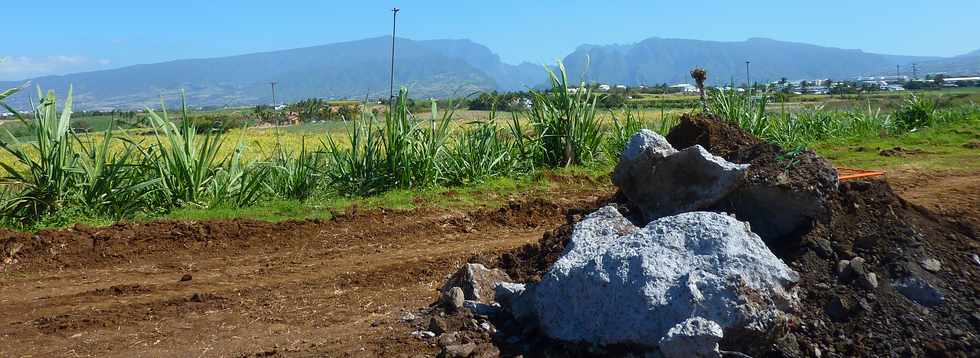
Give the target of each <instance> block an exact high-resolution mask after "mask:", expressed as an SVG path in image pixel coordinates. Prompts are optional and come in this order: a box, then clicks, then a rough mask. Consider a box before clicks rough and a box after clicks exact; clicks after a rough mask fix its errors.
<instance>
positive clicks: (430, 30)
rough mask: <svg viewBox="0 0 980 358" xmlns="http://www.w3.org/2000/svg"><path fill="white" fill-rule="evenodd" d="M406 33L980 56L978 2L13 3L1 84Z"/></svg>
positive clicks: (550, 49)
mask: <svg viewBox="0 0 980 358" xmlns="http://www.w3.org/2000/svg"><path fill="white" fill-rule="evenodd" d="M393 6H398V7H400V8H401V9H402V11H401V12H400V13H399V16H398V27H399V30H398V34H399V36H402V37H408V38H412V39H436V38H469V39H472V40H473V41H476V42H478V43H481V44H484V45H487V46H489V47H490V48H491V49H492V50H493V51H495V52H497V53H498V54H500V55H501V57H502V58H503V60H504V61H506V62H510V63H518V62H521V61H530V62H533V63H544V62H552V61H554V60H555V59H558V58H561V57H563V56H565V55H567V54H568V53H570V52H571V51H573V50H574V49H575V48H576V47H577V46H578V45H581V44H584V43H590V44H611V43H620V44H626V43H634V42H637V41H640V40H643V39H645V38H648V37H653V36H657V37H667V38H691V39H702V40H721V41H740V40H744V39H746V38H750V37H768V38H773V39H777V40H785V41H796V42H806V43H813V44H817V45H825V46H834V47H842V48H858V49H863V50H865V51H869V52H879V53H888V54H901V55H939V56H954V55H958V54H962V53H966V52H969V51H972V50H976V49H978V48H980V25H978V23H977V19H978V18H980V0H941V1H925V0H921V1H911V0H847V1H837V0H822V1H794V0H789V1H787V0H779V1H768V0H767V1H730V0H729V1H721V0H719V1H692V0H687V1H684V0H681V1H678V0H672V1H616V0H606V1H575V0H566V1H534V0H523V1H511V0H494V1H466V0H462V1H459V0H457V1H396V2H392V1H373V0H359V1H350V0H344V1H291V0H277V1H251V0H239V1H231V0H165V1H144V0H111V1H110V0H74V1H68V0H48V1H24V0H3V1H2V3H0V13H2V14H3V20H2V21H0V26H2V27H3V32H2V33H0V37H2V38H0V40H2V42H0V79H7V80H11V79H21V78H26V77H34V76H39V75H46V74H63V73H70V72H78V71H85V70H93V69H104V68H115V67H122V66H126V65H132V64H140V63H153V62H160V61H167V60H173V59H182V58H200V57H216V56H226V55H234V54H243V53H250V52H256V51H268V50H277V49H288V48H294V47H302V46H312V45H319V44H326V43H332V42H339V41H348V40H357V39H362V38H366V37H373V36H381V35H386V34H388V33H389V32H390V31H391V12H390V9H391V7H393Z"/></svg>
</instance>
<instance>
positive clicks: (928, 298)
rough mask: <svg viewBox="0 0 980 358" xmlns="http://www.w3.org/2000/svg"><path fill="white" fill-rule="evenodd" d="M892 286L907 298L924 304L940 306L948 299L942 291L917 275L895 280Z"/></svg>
mask: <svg viewBox="0 0 980 358" xmlns="http://www.w3.org/2000/svg"><path fill="white" fill-rule="evenodd" d="M892 286H893V287H895V290H897V291H898V292H899V293H901V294H902V295H904V296H905V297H906V298H908V299H910V300H912V301H914V302H916V303H918V304H920V305H923V306H927V307H933V306H938V305H940V304H942V303H943V302H944V301H945V300H946V297H945V295H943V293H942V291H940V290H939V289H938V288H936V287H935V286H933V285H931V284H929V282H926V280H924V279H922V278H921V277H918V276H916V275H910V276H907V277H903V278H900V279H898V280H895V281H894V282H892Z"/></svg>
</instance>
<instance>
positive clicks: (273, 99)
mask: <svg viewBox="0 0 980 358" xmlns="http://www.w3.org/2000/svg"><path fill="white" fill-rule="evenodd" d="M277 83H279V82H276V81H272V82H269V85H271V86H272V116H273V117H274V118H273V119H275V121H276V125H279V116H277V115H276V84H277Z"/></svg>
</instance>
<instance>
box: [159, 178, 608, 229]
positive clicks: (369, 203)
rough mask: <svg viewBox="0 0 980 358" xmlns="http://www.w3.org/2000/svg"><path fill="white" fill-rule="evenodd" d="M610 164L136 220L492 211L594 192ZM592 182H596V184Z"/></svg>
mask: <svg viewBox="0 0 980 358" xmlns="http://www.w3.org/2000/svg"><path fill="white" fill-rule="evenodd" d="M611 170H612V168H611V167H610V166H597V167H578V166H573V167H568V168H561V169H554V170H542V171H537V172H535V173H534V174H533V175H530V176H523V177H519V178H495V179H493V180H489V181H486V182H483V183H480V184H475V185H466V186H456V187H445V186H440V187H432V188H429V189H424V190H407V189H398V190H392V191H388V192H385V193H384V194H381V195H378V196H371V197H366V198H344V197H326V198H324V197H321V198H315V199H312V200H308V201H306V202H300V201H295V200H276V201H270V202H264V203H259V204H257V205H253V206H250V207H245V208H232V207H215V208H209V209H201V208H182V209H177V210H175V211H173V212H171V213H169V214H166V215H163V216H162V217H161V216H145V217H142V218H140V220H152V219H157V218H166V219H178V220H215V219H243V218H247V219H256V220H265V221H272V222H278V221H285V220H303V219H330V218H331V217H333V215H334V213H343V212H345V211H347V210H348V209H349V208H352V207H357V208H358V209H373V208H385V209H394V210H411V209H417V208H440V209H456V210H473V209H494V208H499V207H503V206H505V205H506V204H507V203H508V202H509V201H511V200H513V199H522V198H526V197H528V196H533V195H535V194H536V193H537V194H546V193H548V192H549V191H553V190H557V189H558V188H559V187H560V188H561V189H562V190H574V189H581V190H596V189H598V188H600V187H601V186H608V185H611V184H608V183H609V180H608V174H609V172H610V171H611ZM596 183H599V184H598V186H597V185H596Z"/></svg>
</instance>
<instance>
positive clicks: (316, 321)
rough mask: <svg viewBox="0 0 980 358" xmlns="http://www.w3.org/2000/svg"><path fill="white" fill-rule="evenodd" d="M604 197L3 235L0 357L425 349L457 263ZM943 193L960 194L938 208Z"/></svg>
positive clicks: (902, 182)
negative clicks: (421, 321)
mask: <svg viewBox="0 0 980 358" xmlns="http://www.w3.org/2000/svg"><path fill="white" fill-rule="evenodd" d="M919 178H920V177H919V176H916V175H904V176H903V175H897V176H895V177H894V178H892V181H893V182H896V187H897V188H898V189H899V190H900V193H901V194H903V195H905V196H907V197H909V198H910V199H911V200H913V201H922V202H923V204H922V205H926V206H929V205H934V204H936V203H939V202H941V203H943V204H942V205H944V207H947V208H949V209H951V210H961V209H962V210H961V211H956V212H962V213H967V214H969V215H974V217H972V219H971V220H980V218H978V217H976V214H977V212H976V206H977V205H976V204H977V203H980V173H973V174H972V175H957V176H956V178H957V179H956V180H957V183H959V184H958V185H957V186H956V187H950V186H949V185H948V183H947V182H946V181H945V179H944V178H932V179H931V180H919ZM961 180H962V181H963V182H959V181H961ZM964 188H966V189H964ZM608 191H609V189H608V187H603V188H602V189H600V190H599V192H595V191H571V192H565V191H562V190H561V189H555V191H554V192H547V193H538V194H535V195H529V198H526V199H525V200H523V201H521V204H515V205H511V206H510V207H507V208H504V209H500V210H492V211H482V212H471V213H463V212H453V211H447V210H436V209H426V210H417V211H413V212H385V211H380V210H372V211H369V212H361V213H357V212H352V213H349V214H348V215H343V216H341V217H339V218H337V219H336V220H330V221H309V222H306V221H304V222H285V223H278V224H271V223H263V222H254V221H233V222H223V221H218V222H202V223H192V222H191V223H189V222H154V223H146V224H122V225H116V226H113V227H109V228H102V229H89V228H78V230H63V231H56V232H42V233H40V234H39V236H40V239H37V238H32V237H31V236H30V235H21V236H19V237H18V238H16V239H12V238H11V236H12V235H13V234H11V233H7V234H4V235H5V236H6V237H4V236H0V243H3V242H4V241H3V240H6V242H7V249H8V250H9V248H10V243H12V242H17V243H20V246H21V248H20V252H19V253H18V254H17V256H16V257H18V258H19V262H18V263H16V264H14V265H13V266H8V267H7V268H6V269H7V270H8V272H7V273H2V274H0V357H22V356H33V357H41V356H69V357H76V356H79V357H84V356H99V357H107V356H108V357H112V356H117V357H132V356H175V357H199V356H200V357H205V356H277V355H284V356H415V355H418V354H433V353H435V352H436V349H435V347H431V346H428V345H426V343H424V342H421V341H419V340H418V339H414V338H411V337H410V336H409V335H408V331H407V325H405V324H403V323H401V322H400V320H401V318H400V317H402V315H403V313H404V312H406V311H409V310H414V309H416V308H418V307H423V306H425V305H427V304H428V303H429V302H431V301H432V300H433V299H434V298H435V297H436V288H437V287H438V286H439V284H441V282H442V281H443V280H444V278H445V277H446V275H448V274H450V273H451V272H452V271H453V270H454V268H456V267H458V266H459V264H460V263H462V262H463V261H465V260H466V258H467V257H470V256H471V255H474V254H478V253H482V254H486V253H496V252H503V251H506V250H510V249H513V248H515V247H518V246H520V245H522V244H524V243H528V242H532V241H536V240H537V239H538V238H540V237H541V235H542V234H543V233H544V232H545V231H548V230H551V229H554V228H555V227H557V226H558V225H560V224H561V223H562V222H563V221H564V220H565V217H564V215H563V210H565V209H568V208H579V207H589V206H592V205H594V204H595V203H596V202H597V201H598V200H600V197H601V196H604V195H607V194H608ZM947 196H949V197H953V196H955V197H956V198H964V199H956V200H938V199H937V200H934V199H935V198H941V197H947ZM971 205H972V206H971ZM0 248H3V246H2V245H0ZM0 254H2V251H0ZM185 275H190V276H189V277H185ZM186 278H189V280H183V281H182V279H186Z"/></svg>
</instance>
